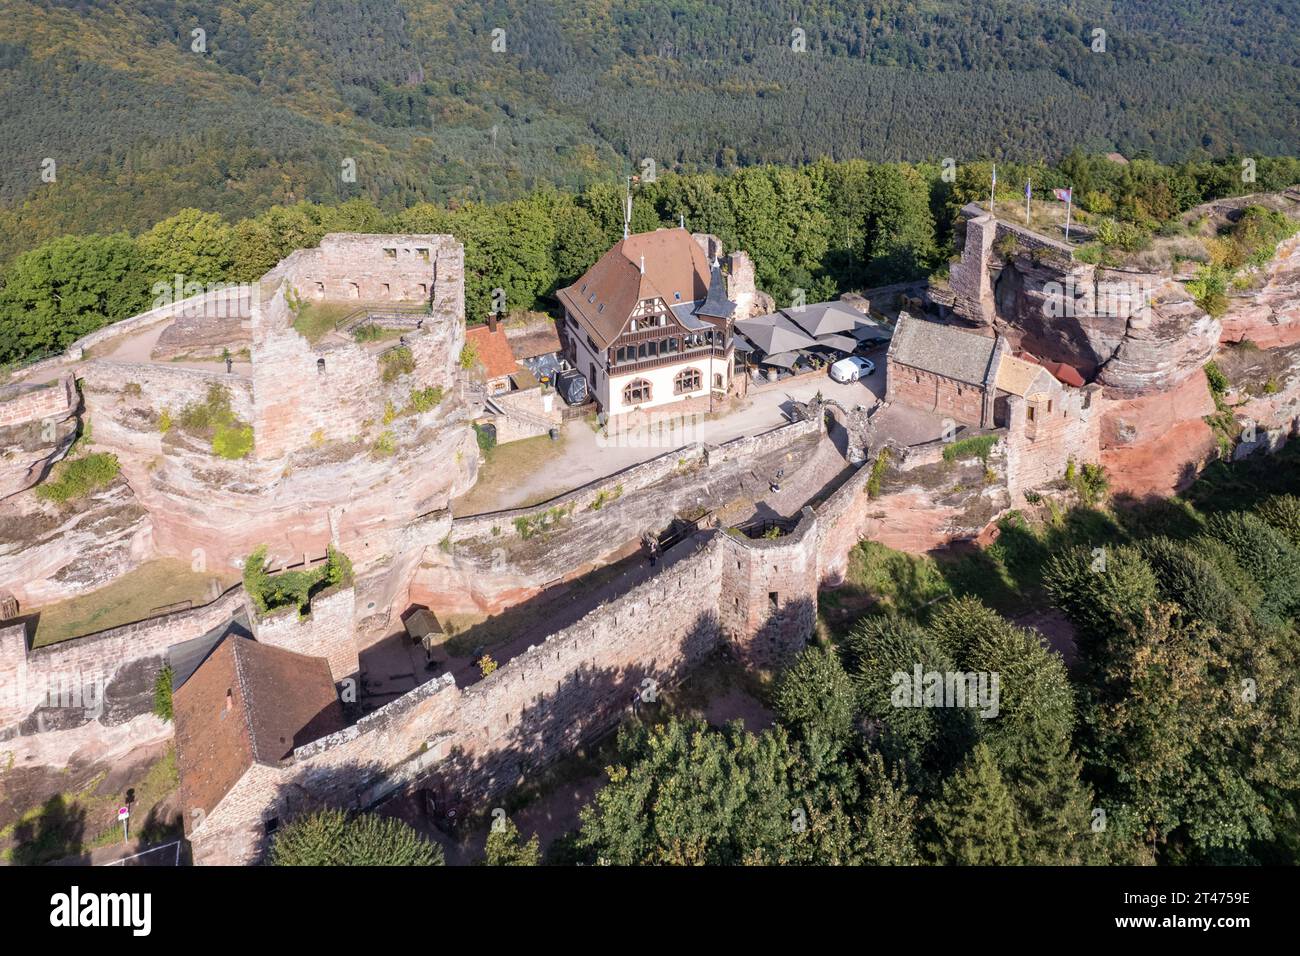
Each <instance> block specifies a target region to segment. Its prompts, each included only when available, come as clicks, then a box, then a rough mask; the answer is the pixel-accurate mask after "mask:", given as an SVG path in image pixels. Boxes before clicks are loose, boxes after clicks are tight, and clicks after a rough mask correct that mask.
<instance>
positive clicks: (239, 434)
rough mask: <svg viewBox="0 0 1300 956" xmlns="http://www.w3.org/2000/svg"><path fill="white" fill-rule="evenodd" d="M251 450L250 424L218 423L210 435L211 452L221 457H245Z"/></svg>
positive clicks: (235, 458) (233, 458)
mask: <svg viewBox="0 0 1300 956" xmlns="http://www.w3.org/2000/svg"><path fill="white" fill-rule="evenodd" d="M252 451H253V426H252V425H238V424H236V425H218V426H217V430H216V432H215V433H214V434H213V436H212V453H213V454H214V455H217V456H219V457H221V458H229V459H231V460H237V459H240V458H247V457H248V456H249V454H250V453H251V452H252Z"/></svg>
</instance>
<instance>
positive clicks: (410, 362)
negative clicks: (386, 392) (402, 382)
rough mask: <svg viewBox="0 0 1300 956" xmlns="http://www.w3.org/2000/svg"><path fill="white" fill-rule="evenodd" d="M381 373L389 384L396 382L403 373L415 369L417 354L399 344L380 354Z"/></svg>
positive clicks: (408, 372)
mask: <svg viewBox="0 0 1300 956" xmlns="http://www.w3.org/2000/svg"><path fill="white" fill-rule="evenodd" d="M379 368H380V375H381V377H382V378H383V380H384V384H385V385H387V384H389V383H390V382H395V381H397V379H398V378H399V377H400V376H402V375H410V374H411V373H412V372H414V371H415V356H414V355H413V354H411V350H410V349H408V348H407V347H406V346H405V345H399V346H398V347H397V348H395V349H390V350H389V351H387V352H385V353H384V354H383V355H381V356H379Z"/></svg>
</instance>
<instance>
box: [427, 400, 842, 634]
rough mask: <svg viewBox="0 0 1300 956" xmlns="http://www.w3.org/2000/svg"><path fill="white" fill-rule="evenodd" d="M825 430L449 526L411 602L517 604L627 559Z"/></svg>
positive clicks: (753, 442) (459, 607) (685, 450)
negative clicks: (646, 538) (647, 538)
mask: <svg viewBox="0 0 1300 956" xmlns="http://www.w3.org/2000/svg"><path fill="white" fill-rule="evenodd" d="M821 428H822V425H821V422H820V421H818V420H814V419H808V420H803V421H798V422H794V423H791V424H787V425H782V426H778V427H776V428H774V429H771V430H769V431H767V432H763V433H761V434H758V435H751V436H745V437H742V438H737V439H734V440H733V441H730V442H727V443H725V444H723V445H707V444H704V443H700V442H695V443H692V444H689V445H686V446H684V447H682V448H678V449H674V450H672V451H668V452H665V453H664V454H661V455H658V456H656V457H655V458H652V459H649V460H648V461H645V462H642V463H641V464H638V465H634V466H632V467H630V468H627V469H624V470H623V471H621V472H618V473H616V474H613V475H609V476H606V477H605V478H601V479H599V480H597V481H595V482H592V483H590V484H587V485H584V486H582V487H580V488H577V489H575V490H573V491H570V492H567V493H566V494H563V495H560V496H559V497H557V498H554V499H551V500H550V501H546V502H542V503H540V504H538V505H534V506H530V507H526V508H516V509H511V510H508V511H501V512H493V513H489V514H482V515H474V516H469V517H464V518H460V517H458V518H455V519H454V520H452V521H451V522H450V527H449V529H448V533H447V536H446V537H445V538H444V539H442V541H441V546H440V547H436V548H430V549H428V551H427V552H426V554H425V556H424V558H423V560H422V561H421V562H420V566H419V567H418V568H417V569H416V570H415V573H414V577H413V581H412V600H413V601H415V602H416V603H423V604H428V605H429V606H430V607H434V606H436V607H438V608H439V609H440V611H441V612H443V613H450V614H462V613H463V614H481V613H486V614H491V613H495V612H497V611H499V610H502V609H504V608H506V607H509V606H512V605H515V604H518V603H520V602H521V601H525V600H527V599H529V598H530V597H533V596H534V595H536V594H538V593H539V592H541V591H544V590H546V589H548V588H550V587H552V586H555V585H558V584H561V583H562V582H565V581H568V580H570V579H572V578H575V577H578V576H580V575H581V574H583V573H585V572H587V571H590V570H594V569H595V568H598V567H600V566H601V565H603V564H604V563H605V562H606V561H609V560H617V559H619V558H621V557H623V556H625V554H626V553H627V551H628V549H629V548H635V547H637V545H638V542H639V541H640V539H641V537H642V536H643V535H644V534H646V533H647V532H651V533H654V534H662V533H663V532H665V531H667V530H669V528H670V526H672V525H673V522H674V520H675V519H677V518H678V517H681V518H682V520H683V521H690V520H704V521H708V520H709V519H708V518H707V516H708V515H709V514H710V513H711V512H713V511H714V510H715V509H718V508H721V507H723V506H725V505H727V504H728V503H729V502H731V501H732V500H733V499H736V498H737V497H744V496H745V495H747V494H754V493H755V488H754V486H755V485H756V484H757V483H760V482H761V479H759V478H758V477H756V476H755V475H756V470H757V471H762V470H763V467H764V466H763V463H764V462H767V463H774V462H775V461H776V460H777V459H782V458H783V457H784V456H786V455H793V457H794V458H795V459H796V460H797V459H798V458H799V457H800V456H799V454H798V452H799V451H800V450H801V449H803V448H804V446H809V445H813V444H815V443H816V441H817V440H818V437H819V435H820V431H821ZM773 467H775V465H774V466H773ZM746 488H748V491H746V490H745V489H746ZM763 491H764V492H765V491H766V484H765V483H763Z"/></svg>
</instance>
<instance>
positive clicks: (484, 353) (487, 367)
mask: <svg viewBox="0 0 1300 956" xmlns="http://www.w3.org/2000/svg"><path fill="white" fill-rule="evenodd" d="M465 344H466V345H470V344H472V345H473V346H474V349H475V351H476V352H477V353H478V360H479V363H480V364H481V365H482V366H483V369H484V371H486V372H487V377H488V378H501V377H503V376H506V375H512V374H514V371H515V368H516V363H515V353H514V350H513V349H511V348H510V340H509V339H508V338H507V337H506V330H505V328H504V327H502V326H500V325H498V326H497V328H496V331H495V332H493V331H492V330H491V329H489V328H488V326H486V325H477V326H475V327H474V328H472V329H466V330H465Z"/></svg>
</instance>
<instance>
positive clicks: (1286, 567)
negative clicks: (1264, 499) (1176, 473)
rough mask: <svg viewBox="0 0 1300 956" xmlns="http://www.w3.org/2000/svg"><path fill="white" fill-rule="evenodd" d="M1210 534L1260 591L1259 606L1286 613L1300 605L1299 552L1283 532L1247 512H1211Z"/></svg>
mask: <svg viewBox="0 0 1300 956" xmlns="http://www.w3.org/2000/svg"><path fill="white" fill-rule="evenodd" d="M1207 531H1208V533H1209V536H1210V537H1211V538H1214V539H1215V540H1217V541H1221V542H1223V544H1224V545H1225V546H1226V547H1227V548H1228V549H1229V550H1230V551H1231V552H1232V554H1233V557H1235V558H1236V559H1237V564H1239V565H1240V566H1241V569H1242V570H1243V571H1244V572H1246V574H1247V575H1249V577H1250V578H1251V580H1253V581H1254V582H1255V583H1256V584H1258V585H1259V588H1260V590H1261V591H1262V592H1263V601H1262V602H1261V604H1260V607H1261V609H1262V610H1264V611H1267V612H1269V613H1272V614H1275V615H1277V616H1278V617H1283V618H1284V617H1287V616H1289V615H1290V614H1291V612H1292V611H1293V610H1295V609H1296V608H1300V552H1297V550H1296V548H1295V547H1294V546H1293V545H1292V544H1291V541H1290V539H1289V538H1287V536H1286V535H1285V534H1283V533H1282V532H1281V531H1279V530H1278V529H1277V528H1274V527H1273V526H1272V525H1270V524H1267V523H1266V522H1265V521H1263V520H1262V519H1261V518H1258V517H1256V516H1255V515H1253V514H1250V513H1249V512H1240V511H1238V512H1227V513H1222V514H1216V515H1212V516H1211V517H1210V520H1209V522H1208V523H1207Z"/></svg>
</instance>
